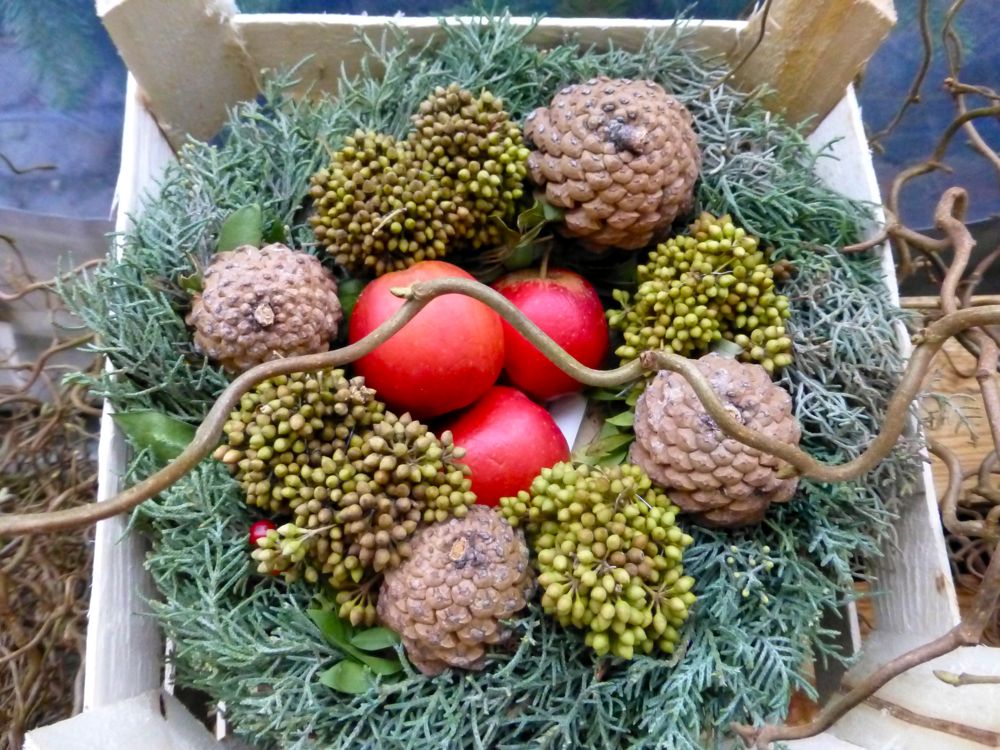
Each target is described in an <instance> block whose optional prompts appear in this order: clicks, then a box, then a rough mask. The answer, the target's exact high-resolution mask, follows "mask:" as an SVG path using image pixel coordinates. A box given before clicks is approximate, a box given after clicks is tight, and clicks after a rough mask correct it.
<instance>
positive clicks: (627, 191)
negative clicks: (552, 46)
mask: <svg viewBox="0 0 1000 750" xmlns="http://www.w3.org/2000/svg"><path fill="white" fill-rule="evenodd" d="M691 124H692V117H691V113H690V112H688V110H687V109H686V108H685V107H684V105H683V104H681V103H680V102H679V101H678V100H677V99H675V98H674V97H672V96H670V95H669V94H667V92H666V91H664V90H663V88H662V87H661V86H660V85H659V84H657V83H654V82H653V81H632V80H628V79H615V80H612V79H610V78H605V77H603V76H602V77H600V78H593V79H591V80H589V81H587V82H586V83H580V84H577V85H575V86H567V87H566V88H564V89H562V91H560V92H559V93H558V94H557V95H556V97H555V98H554V99H553V100H552V104H551V105H550V106H549V107H547V108H546V107H541V108H539V109H536V110H535V111H534V112H532V113H531V114H530V115H528V119H527V121H526V123H525V126H524V135H525V138H526V139H527V140H528V141H529V142H530V143H531V144H532V145H533V147H534V148H535V149H537V150H535V151H532V153H531V155H530V156H529V157H528V170H529V173H530V175H531V178H532V180H534V181H535V183H536V184H538V185H539V186H541V187H544V188H545V198H546V200H548V202H549V203H551V204H553V205H555V206H558V207H560V208H562V209H564V210H565V224H564V226H563V227H562V231H563V232H564V233H565V234H566V235H568V236H570V237H578V238H580V239H581V240H582V244H583V245H584V247H586V248H588V249H591V250H603V249H605V248H608V247H617V248H620V249H622V250H635V249H638V248H641V247H645V246H646V245H648V244H650V242H651V241H652V240H653V239H654V238H655V236H656V235H657V234H658V233H659V232H661V231H662V230H664V229H666V228H667V227H669V226H670V224H671V223H672V222H673V220H674V219H675V218H676V217H677V216H678V215H679V214H682V213H684V212H686V211H688V210H690V208H691V207H692V205H693V203H694V183H695V181H696V180H697V179H698V169H699V167H700V165H701V154H700V152H699V151H698V143H697V137H696V136H695V132H694V130H693V128H692V125H691Z"/></svg>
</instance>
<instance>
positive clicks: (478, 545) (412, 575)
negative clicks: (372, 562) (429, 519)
mask: <svg viewBox="0 0 1000 750" xmlns="http://www.w3.org/2000/svg"><path fill="white" fill-rule="evenodd" d="M411 548H412V551H411V555H410V558H409V559H408V560H405V561H404V562H403V564H402V565H400V566H399V567H398V568H394V569H392V570H389V571H388V572H387V573H386V574H385V580H384V581H383V583H382V588H381V591H380V592H379V597H378V615H379V619H380V620H381V621H382V623H383V624H385V625H386V626H387V627H389V628H392V629H393V630H395V631H396V632H397V633H399V634H400V636H402V639H403V645H404V646H405V647H406V655H407V656H408V657H409V659H410V661H411V662H412V663H413V665H414V666H415V667H416V668H417V669H419V670H420V671H421V672H423V673H424V674H427V675H436V674H440V673H441V672H443V671H444V670H445V669H446V668H448V667H461V668H463V669H482V668H483V666H484V663H485V651H486V646H488V645H491V644H495V643H499V642H501V641H502V640H505V639H506V638H508V637H509V635H510V633H509V631H508V630H507V629H506V628H505V627H504V626H503V625H502V622H503V621H504V620H507V619H509V618H510V617H511V616H512V615H513V614H514V613H515V612H517V611H518V610H520V609H521V608H522V607H524V606H525V604H526V602H527V597H528V595H529V593H530V591H531V587H532V581H533V578H532V574H531V568H530V566H529V565H528V547H527V545H526V544H525V542H524V538H523V537H522V536H521V533H520V532H519V531H515V530H514V529H513V528H512V527H511V525H510V524H509V523H507V521H505V520H504V519H503V518H501V517H500V515H499V514H498V513H496V512H495V511H493V510H492V509H490V508H487V507H486V506H484V505H474V506H472V507H471V508H470V509H469V512H468V513H467V514H466V515H465V517H464V518H451V519H449V520H447V521H445V522H444V523H436V524H432V525H431V526H426V527H424V528H423V529H421V530H419V531H418V532H417V533H416V535H415V536H414V537H413V540H412V544H411Z"/></svg>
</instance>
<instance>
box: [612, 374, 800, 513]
mask: <svg viewBox="0 0 1000 750" xmlns="http://www.w3.org/2000/svg"><path fill="white" fill-rule="evenodd" d="M696 365H697V367H698V369H699V370H700V371H701V373H702V374H703V375H704V376H705V377H706V378H707V379H708V380H709V382H710V383H711V385H712V387H713V389H714V390H715V392H716V393H718V394H719V395H720V396H721V397H722V398H723V399H724V400H725V402H726V403H725V405H726V407H727V409H728V410H729V411H730V413H731V414H732V415H733V416H734V417H736V418H737V419H738V420H739V421H741V422H742V423H744V424H746V425H747V426H748V427H750V428H751V429H753V430H757V431H760V432H763V433H765V434H768V435H770V436H771V437H775V438H777V439H779V440H783V441H785V442H788V443H790V444H797V443H798V441H799V436H800V432H801V430H800V427H799V424H798V422H797V421H796V420H795V417H794V416H793V414H792V404H791V397H790V396H789V395H788V393H787V392H786V391H784V390H782V389H781V388H779V387H778V386H776V385H774V384H773V383H772V382H771V380H770V378H769V377H768V375H767V373H766V372H765V371H764V368H763V367H760V366H759V365H750V364H744V363H740V362H737V361H735V360H732V359H729V358H726V357H722V356H720V355H717V354H708V355H706V356H704V357H702V358H701V359H699V360H697V362H696ZM635 434H636V441H635V443H633V445H632V447H631V450H630V453H629V457H630V460H631V461H634V462H635V463H637V464H638V465H640V466H642V467H643V468H644V469H645V470H646V472H647V473H648V474H649V476H650V477H651V478H652V479H653V480H654V481H655V482H657V483H658V484H660V485H661V486H663V487H664V488H666V489H667V490H668V491H669V492H670V497H671V498H672V499H673V500H674V502H676V503H677V504H678V505H679V506H680V507H681V509H682V510H684V511H686V512H688V513H691V514H693V515H694V516H695V518H696V519H697V520H698V521H699V522H701V523H703V524H705V525H707V526H743V525H747V524H751V523H756V522H758V521H759V520H760V519H761V518H763V516H764V514H765V513H766V511H767V508H768V507H769V506H770V505H771V503H779V502H785V501H787V500H789V499H791V497H792V496H793V494H794V492H795V488H796V486H797V479H796V478H794V477H791V478H782V477H780V476H779V471H780V470H781V469H782V468H783V467H784V466H785V463H784V462H783V461H780V460H777V459H775V458H774V457H773V456H770V455H764V454H762V453H761V452H760V451H759V450H757V449H755V448H750V447H747V446H744V445H743V444H742V443H740V442H739V441H736V440H733V439H732V438H728V437H726V436H725V434H724V433H723V432H722V431H721V430H720V429H719V426H718V424H717V423H716V422H715V420H714V419H712V418H711V416H710V415H709V414H708V413H707V412H706V411H705V410H704V407H703V406H702V405H701V403H700V401H699V400H698V398H697V396H696V395H695V392H694V390H693V389H692V388H691V386H690V385H688V383H687V381H686V380H685V379H684V378H683V377H682V376H680V375H678V374H676V373H671V372H667V371H663V372H660V373H659V374H658V375H657V376H656V377H655V378H654V379H653V380H652V382H651V383H650V384H649V386H648V387H647V388H646V390H645V391H644V392H643V394H642V395H641V396H640V397H639V401H638V403H637V404H636V411H635Z"/></svg>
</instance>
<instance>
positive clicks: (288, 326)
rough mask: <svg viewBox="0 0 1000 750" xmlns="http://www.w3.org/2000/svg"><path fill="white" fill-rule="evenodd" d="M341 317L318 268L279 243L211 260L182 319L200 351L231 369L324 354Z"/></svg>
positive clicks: (330, 284)
mask: <svg viewBox="0 0 1000 750" xmlns="http://www.w3.org/2000/svg"><path fill="white" fill-rule="evenodd" d="M342 318H343V312H342V311H341V309H340V300H339V299H338V298H337V282H336V281H334V279H333V277H332V276H330V274H329V273H327V271H326V269H324V268H323V266H322V264H320V262H319V261H318V260H317V259H316V258H314V257H313V256H311V255H309V254H308V253H304V252H297V251H295V250H291V249H289V248H287V247H285V246H284V245H281V244H273V245H266V246H265V247H262V248H260V249H258V248H256V247H253V246H251V245H243V246H242V247H238V248H236V249H235V250H231V251H228V252H222V253H218V254H216V255H215V257H214V258H213V260H212V263H211V265H209V267H208V269H207V270H206V271H205V277H204V288H203V290H202V291H201V292H199V293H196V294H195V295H194V298H193V300H192V305H191V312H190V313H188V316H187V319H186V322H187V324H188V325H189V326H192V327H194V329H195V331H194V343H195V346H196V348H197V349H198V350H199V351H202V352H204V353H205V354H206V355H208V357H209V358H211V359H213V360H215V361H216V362H218V363H219V364H220V365H222V366H223V367H225V368H226V369H227V370H229V371H230V372H242V371H244V370H249V369H250V368H251V367H253V366H254V365H259V364H260V363H261V362H266V361H267V360H269V359H277V358H279V357H291V356H295V355H298V354H314V353H317V352H325V351H326V350H327V349H329V348H330V340H331V339H332V338H334V337H335V336H336V335H337V326H338V325H339V324H340V321H341V319H342Z"/></svg>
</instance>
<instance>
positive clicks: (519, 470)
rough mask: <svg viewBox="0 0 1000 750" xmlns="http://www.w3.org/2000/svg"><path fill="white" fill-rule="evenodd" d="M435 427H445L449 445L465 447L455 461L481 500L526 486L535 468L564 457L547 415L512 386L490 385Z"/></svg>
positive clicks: (561, 440) (558, 433)
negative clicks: (466, 470) (465, 470)
mask: <svg viewBox="0 0 1000 750" xmlns="http://www.w3.org/2000/svg"><path fill="white" fill-rule="evenodd" d="M441 430H451V433H452V436H453V437H454V439H455V445H457V446H459V447H461V448H464V449H465V457H464V458H463V459H461V460H462V462H463V463H465V464H467V465H468V466H469V468H470V469H471V470H472V477H471V479H472V491H473V492H475V493H476V499H477V501H478V502H480V503H482V504H483V505H497V503H498V502H499V501H500V498H501V497H508V496H512V495H516V494H517V493H518V491H519V490H526V489H528V487H530V486H531V481H532V480H533V479H534V478H535V476H537V474H538V472H539V471H540V470H541V469H543V468H544V467H546V466H552V465H554V464H557V463H559V462H560V461H566V460H568V459H569V445H568V444H567V442H566V438H565V437H564V436H563V434H562V432H561V431H560V430H559V426H558V425H557V424H556V422H555V420H554V419H552V415H551V414H549V413H548V411H546V410H545V409H544V408H543V407H541V406H539V405H538V404H536V403H535V402H534V401H532V400H531V399H530V398H528V397H527V396H525V395H524V394H523V393H521V392H520V391H519V390H517V389H516V388H508V387H507V386H494V387H493V388H491V389H490V390H489V391H487V392H486V395H485V396H483V397H482V398H481V399H479V400H478V401H477V402H476V403H474V404H473V405H472V406H470V407H469V408H468V409H466V410H465V411H463V412H461V413H460V414H458V415H457V416H455V417H453V418H452V420H450V421H449V422H446V423H445V424H443V425H442V426H441ZM439 434H440V433H439Z"/></svg>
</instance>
